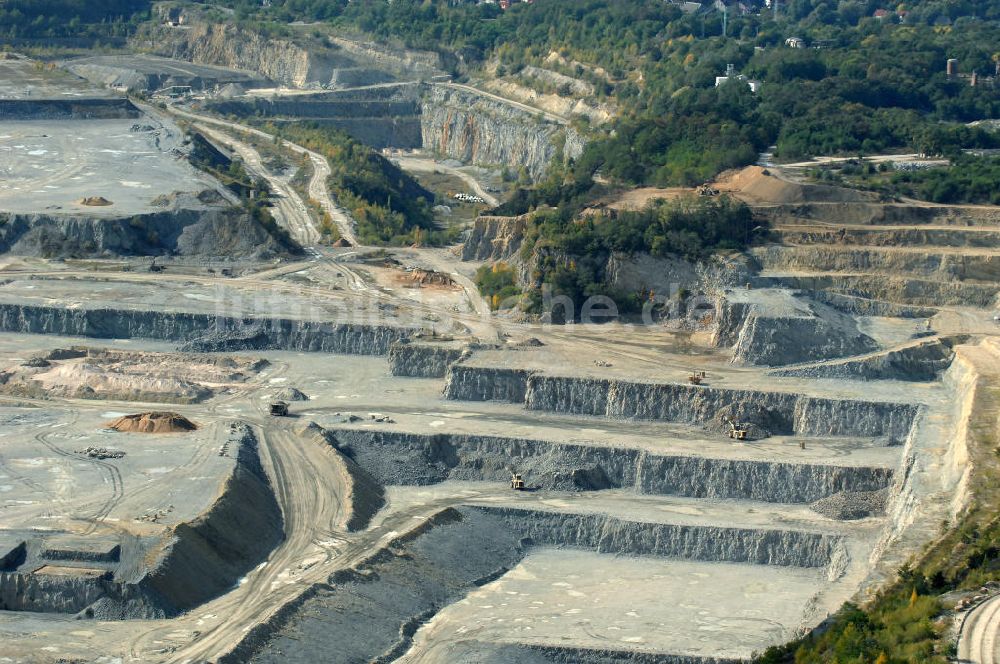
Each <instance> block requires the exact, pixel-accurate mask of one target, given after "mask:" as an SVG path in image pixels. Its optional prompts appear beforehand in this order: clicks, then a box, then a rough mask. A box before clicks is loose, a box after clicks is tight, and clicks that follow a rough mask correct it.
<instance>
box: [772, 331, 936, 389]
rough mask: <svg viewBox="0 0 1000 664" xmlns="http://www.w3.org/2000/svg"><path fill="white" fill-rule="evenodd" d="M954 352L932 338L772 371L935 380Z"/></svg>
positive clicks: (806, 374)
mask: <svg viewBox="0 0 1000 664" xmlns="http://www.w3.org/2000/svg"><path fill="white" fill-rule="evenodd" d="M954 355H955V354H954V351H953V350H952V344H951V343H950V342H949V343H944V342H942V340H941V339H930V340H927V341H921V342H916V343H913V344H911V345H909V346H904V347H902V348H896V349H893V350H889V351H885V352H881V353H873V354H870V355H866V356H862V357H858V358H849V359H845V360H840V361H836V362H826V363H822V364H807V365H804V366H798V367H788V368H784V369H773V370H771V371H770V372H768V373H769V374H770V375H772V376H805V377H809V378H851V379H856V380H911V381H932V380H937V378H938V377H939V376H940V375H941V372H942V371H944V370H946V369H947V368H948V367H949V365H950V364H951V361H952V358H953V357H954Z"/></svg>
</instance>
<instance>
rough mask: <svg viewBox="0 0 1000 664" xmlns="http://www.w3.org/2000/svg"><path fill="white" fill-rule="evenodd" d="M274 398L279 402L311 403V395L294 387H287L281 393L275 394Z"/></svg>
mask: <svg viewBox="0 0 1000 664" xmlns="http://www.w3.org/2000/svg"><path fill="white" fill-rule="evenodd" d="M274 398H275V399H276V400H277V401H309V395H307V394H306V393H305V392H303V391H302V390H299V389H296V388H294V387H286V388H285V389H283V390H281V391H279V392H275V394H274Z"/></svg>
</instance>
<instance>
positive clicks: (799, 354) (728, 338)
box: [713, 289, 878, 366]
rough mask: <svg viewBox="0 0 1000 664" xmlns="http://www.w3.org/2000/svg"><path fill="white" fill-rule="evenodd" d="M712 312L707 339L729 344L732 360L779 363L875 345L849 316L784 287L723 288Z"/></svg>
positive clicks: (855, 352) (826, 356)
mask: <svg viewBox="0 0 1000 664" xmlns="http://www.w3.org/2000/svg"><path fill="white" fill-rule="evenodd" d="M716 312H717V316H716V318H717V321H718V328H717V330H716V333H715V336H714V338H713V341H714V342H715V344H716V345H717V346H732V347H733V359H732V361H733V363H735V364H750V365H764V366H780V365H785V364H797V363H800V362H807V361H816V360H824V359H832V358H839V357H845V356H848V355H858V354H861V353H869V352H872V351H874V350H876V349H877V348H878V344H877V343H876V342H875V340H874V339H872V338H871V337H869V336H868V335H866V334H863V333H862V332H861V331H860V330H859V329H858V325H857V322H856V321H855V320H854V319H853V318H852V317H851V316H848V315H847V314H844V313H842V312H840V311H838V310H836V309H834V308H833V307H830V306H828V305H825V304H822V303H819V302H816V301H811V300H807V299H806V298H803V297H797V296H795V295H794V294H792V293H789V292H788V291H784V290H773V289H766V290H747V291H728V292H727V293H726V295H724V296H723V297H721V298H720V299H719V302H718V303H717V306H716Z"/></svg>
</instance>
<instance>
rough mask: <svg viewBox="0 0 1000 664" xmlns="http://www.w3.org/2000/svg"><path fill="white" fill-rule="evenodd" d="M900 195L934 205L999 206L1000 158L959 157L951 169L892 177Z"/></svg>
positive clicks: (898, 174)
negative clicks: (976, 204) (926, 201)
mask: <svg viewBox="0 0 1000 664" xmlns="http://www.w3.org/2000/svg"><path fill="white" fill-rule="evenodd" d="M892 185H893V187H894V189H895V190H896V191H899V192H900V193H902V194H904V195H907V196H912V197H915V198H920V199H923V200H928V201H933V202H935V203H985V204H989V205H1000V186H998V185H1000V157H973V156H962V157H959V158H958V159H957V160H956V161H955V162H954V163H953V165H952V166H951V167H950V168H932V169H928V170H924V171H905V172H900V173H896V174H894V175H893V177H892Z"/></svg>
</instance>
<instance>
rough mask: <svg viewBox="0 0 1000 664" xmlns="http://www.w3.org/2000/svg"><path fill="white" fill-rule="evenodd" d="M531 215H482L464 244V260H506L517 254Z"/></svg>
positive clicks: (477, 219)
mask: <svg viewBox="0 0 1000 664" xmlns="http://www.w3.org/2000/svg"><path fill="white" fill-rule="evenodd" d="M529 218H530V216H529V215H526V214H525V215H521V216H519V217H496V216H481V217H478V218H476V222H475V225H474V226H473V227H472V230H471V231H470V233H469V236H468V238H466V240H465V243H464V244H463V245H462V260H463V261H506V260H510V259H511V258H513V257H515V256H517V252H518V251H519V250H520V249H521V243H522V242H523V241H524V229H525V227H526V226H527V223H528V219H529Z"/></svg>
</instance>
